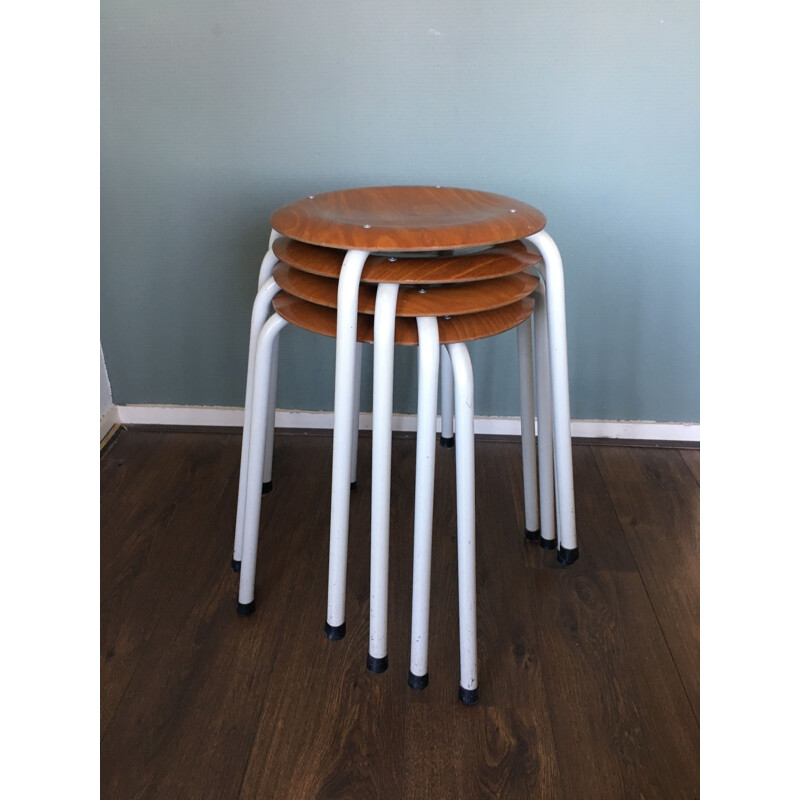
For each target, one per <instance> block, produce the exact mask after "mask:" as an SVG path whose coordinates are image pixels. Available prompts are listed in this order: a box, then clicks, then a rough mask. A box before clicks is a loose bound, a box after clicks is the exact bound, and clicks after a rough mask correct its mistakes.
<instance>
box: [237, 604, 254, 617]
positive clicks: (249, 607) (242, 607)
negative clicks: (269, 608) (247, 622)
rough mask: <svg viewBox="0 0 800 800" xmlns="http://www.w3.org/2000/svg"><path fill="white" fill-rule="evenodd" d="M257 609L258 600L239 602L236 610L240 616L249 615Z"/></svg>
mask: <svg viewBox="0 0 800 800" xmlns="http://www.w3.org/2000/svg"><path fill="white" fill-rule="evenodd" d="M255 610H256V601H255V600H253V601H252V602H250V603H237V604H236V611H237V612H238V614H239V616H240V617H249V616H250V615H251V614H252V613H253V612H254V611H255Z"/></svg>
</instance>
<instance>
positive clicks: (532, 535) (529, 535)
mask: <svg viewBox="0 0 800 800" xmlns="http://www.w3.org/2000/svg"><path fill="white" fill-rule="evenodd" d="M540 534H541V531H529V530H528V529H527V528H525V538H526V539H527V540H528V541H529V542H538V541H539V536H540Z"/></svg>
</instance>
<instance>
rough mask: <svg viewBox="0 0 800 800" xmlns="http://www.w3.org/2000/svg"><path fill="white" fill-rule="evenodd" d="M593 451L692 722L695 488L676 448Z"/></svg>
mask: <svg viewBox="0 0 800 800" xmlns="http://www.w3.org/2000/svg"><path fill="white" fill-rule="evenodd" d="M592 452H593V453H594V456H595V458H596V459H597V463H598V466H599V467H600V472H601V474H602V475H603V479H604V481H605V483H606V486H607V487H608V490H609V494H610V496H611V499H612V502H613V503H614V507H615V508H616V510H617V515H618V517H619V520H620V524H621V526H622V530H623V532H624V534H625V537H626V539H627V541H628V544H629V545H630V548H631V551H632V552H633V554H634V558H635V559H636V564H637V566H638V568H639V572H640V574H641V576H642V581H643V582H644V586H645V588H646V590H647V594H648V596H649V597H650V601H651V603H652V605H653V609H654V611H655V614H656V617H657V618H658V622H659V625H660V626H661V629H662V630H663V632H664V637H665V639H666V641H667V644H668V645H669V649H670V652H671V654H672V658H673V659H674V661H675V664H676V666H677V668H678V672H679V673H680V676H681V679H682V680H683V683H684V686H685V688H686V694H687V696H688V697H689V700H690V702H691V704H692V708H693V709H694V713H695V715H696V717H697V719H698V720H699V718H700V541H699V539H700V530H699V525H700V487H699V485H698V483H697V480H696V479H695V477H694V475H692V473H691V471H690V469H689V467H688V466H687V465H686V462H685V461H684V459H683V458H682V457H681V455H680V452H679V451H677V450H673V449H655V448H652V449H641V450H637V451H634V449H633V448H626V447H618V448H615V447H594V448H592Z"/></svg>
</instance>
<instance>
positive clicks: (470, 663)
mask: <svg viewBox="0 0 800 800" xmlns="http://www.w3.org/2000/svg"><path fill="white" fill-rule="evenodd" d="M447 347H448V350H449V353H450V360H451V362H452V364H453V382H454V383H455V411H456V428H457V429H458V445H457V446H456V518H457V521H458V628H459V641H460V648H461V679H460V686H459V698H460V699H461V702H462V703H464V704H465V705H472V704H473V703H476V702H477V701H478V614H477V595H476V576H475V425H474V423H475V416H474V401H473V397H474V391H473V390H474V387H473V378H472V363H471V361H470V358H469V351H468V350H467V346H466V345H465V344H464V343H463V342H456V343H455V344H450V345H448V346H447Z"/></svg>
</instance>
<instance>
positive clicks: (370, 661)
mask: <svg viewBox="0 0 800 800" xmlns="http://www.w3.org/2000/svg"><path fill="white" fill-rule="evenodd" d="M367 669H368V670H369V671H370V672H374V673H375V674H376V675H380V673H381V672H386V670H387V669H389V656H383V658H375V656H371V655H369V654H367Z"/></svg>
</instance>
